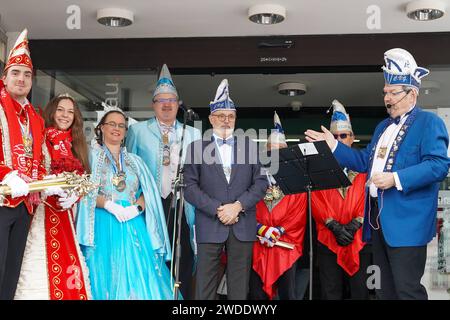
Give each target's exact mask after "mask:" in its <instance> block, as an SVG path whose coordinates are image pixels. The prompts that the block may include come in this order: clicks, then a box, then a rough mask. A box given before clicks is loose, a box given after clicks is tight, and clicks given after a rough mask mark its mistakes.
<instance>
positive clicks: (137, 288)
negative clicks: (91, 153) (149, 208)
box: [82, 157, 173, 300]
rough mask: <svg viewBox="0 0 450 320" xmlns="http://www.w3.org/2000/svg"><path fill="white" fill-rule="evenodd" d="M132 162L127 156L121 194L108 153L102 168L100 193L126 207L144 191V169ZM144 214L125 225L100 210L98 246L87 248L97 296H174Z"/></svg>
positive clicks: (83, 248)
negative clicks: (113, 182)
mask: <svg viewBox="0 0 450 320" xmlns="http://www.w3.org/2000/svg"><path fill="white" fill-rule="evenodd" d="M128 161H130V158H129V157H126V158H125V161H124V168H123V169H124V172H125V173H126V188H125V190H124V191H122V192H119V191H117V190H116V189H115V187H114V186H113V185H112V182H111V178H112V176H113V174H114V172H113V170H114V168H113V165H112V164H111V161H110V160H109V158H107V157H106V158H105V159H104V165H103V166H102V167H101V169H100V171H101V175H100V186H101V187H100V188H99V190H98V194H99V195H101V194H103V195H104V196H105V197H106V198H107V199H112V200H113V201H115V202H116V203H119V204H121V205H122V206H124V207H126V206H129V205H132V204H135V201H136V199H138V198H139V196H140V195H141V193H142V189H141V184H140V182H139V176H140V175H141V173H139V172H135V170H133V166H131V165H130V163H128ZM134 168H136V167H135V166H134ZM138 175H139V176H138ZM144 214H145V213H144ZM144 214H140V215H139V216H137V217H136V218H134V219H131V220H128V221H127V222H124V223H120V222H119V221H118V220H117V219H116V217H115V216H114V215H113V214H111V213H109V212H108V211H106V210H105V209H102V208H97V207H96V208H95V223H94V232H95V245H94V246H82V250H83V253H84V255H85V257H86V262H87V265H88V267H89V272H90V281H91V287H92V295H93V298H94V299H97V300H129V299H133V300H135V299H138V300H147V299H152V300H165V299H172V298H173V291H172V283H171V276H170V272H169V270H168V268H167V267H166V264H165V263H164V259H161V256H160V255H158V254H157V253H156V251H154V250H153V247H152V244H151V238H150V236H149V233H148V229H147V227H146V219H145V216H144Z"/></svg>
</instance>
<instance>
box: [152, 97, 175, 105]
mask: <svg viewBox="0 0 450 320" xmlns="http://www.w3.org/2000/svg"><path fill="white" fill-rule="evenodd" d="M153 102H154V103H159V104H164V103H170V104H172V103H176V102H178V99H176V98H168V99H164V98H160V99H155V100H153Z"/></svg>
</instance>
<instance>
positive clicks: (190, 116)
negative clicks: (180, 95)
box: [179, 100, 199, 121]
mask: <svg viewBox="0 0 450 320" xmlns="http://www.w3.org/2000/svg"><path fill="white" fill-rule="evenodd" d="M179 105H180V108H181V109H182V110H183V111H184V112H185V113H186V114H187V117H188V119H189V120H192V121H193V120H198V119H199V116H198V114H197V113H196V112H195V111H194V110H193V109H192V108H191V107H189V106H187V105H185V104H184V103H183V100H180V102H179Z"/></svg>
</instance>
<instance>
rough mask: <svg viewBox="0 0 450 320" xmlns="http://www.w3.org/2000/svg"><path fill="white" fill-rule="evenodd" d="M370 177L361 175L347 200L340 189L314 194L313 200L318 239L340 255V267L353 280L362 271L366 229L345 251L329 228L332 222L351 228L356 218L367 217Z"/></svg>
mask: <svg viewBox="0 0 450 320" xmlns="http://www.w3.org/2000/svg"><path fill="white" fill-rule="evenodd" d="M365 183H366V174H361V173H359V174H358V175H357V176H356V177H355V178H354V180H353V184H352V185H351V186H350V187H349V188H348V191H347V194H346V196H345V198H343V197H342V196H341V194H340V193H339V191H338V189H329V190H322V191H314V192H313V193H312V197H311V207H312V208H311V209H312V215H313V217H314V220H315V222H316V228H317V238H318V240H319V242H321V243H322V244H324V245H325V246H327V247H328V249H330V250H331V251H333V252H334V253H336V255H337V263H338V264H339V265H340V266H341V267H342V268H343V269H344V270H345V272H347V273H348V274H349V275H350V276H352V275H354V274H355V273H356V272H357V271H358V270H359V252H360V251H361V249H362V248H363V247H364V245H365V244H364V242H363V241H362V228H360V229H359V230H358V231H357V232H356V233H355V237H354V240H353V242H352V243H351V244H350V245H348V246H345V247H342V246H340V245H338V244H337V242H336V238H335V237H334V235H333V233H332V232H331V231H330V230H328V228H327V227H326V226H325V221H326V220H327V219H328V218H333V219H334V220H336V221H337V222H339V223H342V224H347V223H349V222H350V221H351V220H352V219H353V218H356V217H364V188H365V187H364V184H365Z"/></svg>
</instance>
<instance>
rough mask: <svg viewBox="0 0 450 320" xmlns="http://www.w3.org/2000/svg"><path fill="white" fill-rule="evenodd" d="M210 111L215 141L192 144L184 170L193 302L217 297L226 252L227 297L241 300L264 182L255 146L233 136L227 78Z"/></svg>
mask: <svg viewBox="0 0 450 320" xmlns="http://www.w3.org/2000/svg"><path fill="white" fill-rule="evenodd" d="M210 107H211V115H210V116H209V121H210V123H211V125H212V127H213V132H214V133H213V137H211V139H209V140H207V141H205V140H201V141H196V142H193V143H192V144H191V145H190V146H189V148H188V153H187V155H186V163H185V166H184V170H185V173H184V178H185V184H186V188H185V196H186V199H187V200H188V201H189V202H190V203H192V204H193V205H194V206H195V208H196V211H195V213H196V214H195V219H196V239H197V244H198V261H197V282H196V299H199V300H206V299H207V300H213V299H215V298H216V291H217V287H218V285H219V267H220V255H221V252H222V250H223V248H226V253H227V271H226V272H227V273H226V275H227V296H228V299H231V300H243V299H246V298H247V294H248V290H249V277H250V270H251V267H252V248H253V242H254V241H255V239H256V203H257V202H258V201H259V200H261V199H262V198H263V197H264V195H265V192H266V188H267V186H268V183H267V179H266V176H265V175H262V174H261V167H260V164H259V162H258V158H257V154H258V153H257V152H256V151H257V150H256V144H255V143H254V142H252V141H250V140H249V139H248V138H245V137H241V136H239V137H237V136H235V135H234V134H233V131H234V126H235V121H236V109H235V107H234V103H233V101H232V100H231V99H230V98H229V93H228V82H227V80H226V79H224V80H223V81H222V83H221V84H220V86H219V88H218V90H217V94H216V98H215V100H214V101H213V102H211V103H210Z"/></svg>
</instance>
